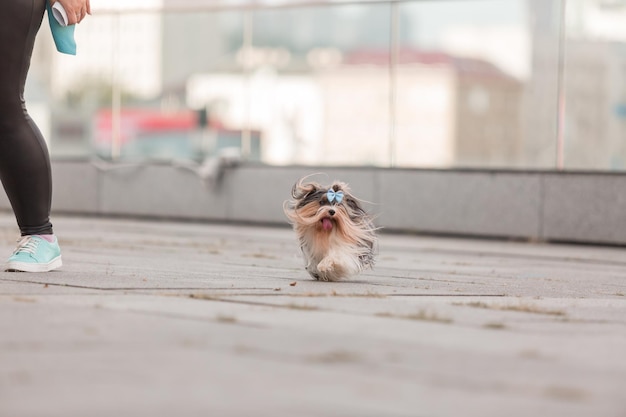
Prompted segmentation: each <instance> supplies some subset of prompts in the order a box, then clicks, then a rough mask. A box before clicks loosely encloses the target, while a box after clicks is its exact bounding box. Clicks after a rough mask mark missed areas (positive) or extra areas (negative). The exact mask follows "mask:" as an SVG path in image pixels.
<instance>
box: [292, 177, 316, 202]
mask: <svg viewBox="0 0 626 417" xmlns="http://www.w3.org/2000/svg"><path fill="white" fill-rule="evenodd" d="M319 189H320V186H319V185H318V184H316V183H314V182H309V183H304V182H303V181H302V180H300V181H298V182H296V183H295V184H294V185H293V188H292V189H291V196H292V197H293V198H294V200H302V199H305V198H306V197H307V196H309V195H311V194H312V193H314V192H316V191H318V190H319Z"/></svg>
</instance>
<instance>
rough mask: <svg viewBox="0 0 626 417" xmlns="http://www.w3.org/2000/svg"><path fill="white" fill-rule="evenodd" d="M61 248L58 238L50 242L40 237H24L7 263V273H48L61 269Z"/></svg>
mask: <svg viewBox="0 0 626 417" xmlns="http://www.w3.org/2000/svg"><path fill="white" fill-rule="evenodd" d="M61 265H63V262H61V248H60V247H59V241H58V240H57V238H56V236H55V237H54V242H48V241H47V240H46V239H44V238H42V237H39V236H24V237H22V238H21V239H20V240H19V243H18V244H17V249H15V252H13V255H11V257H10V258H9V260H8V261H7V266H6V270H7V271H21V272H48V271H52V270H53V269H57V268H60V267H61Z"/></svg>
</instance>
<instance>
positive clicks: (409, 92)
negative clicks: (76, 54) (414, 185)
mask: <svg viewBox="0 0 626 417" xmlns="http://www.w3.org/2000/svg"><path fill="white" fill-rule="evenodd" d="M336 54H337V56H339V61H334V62H332V60H331V63H330V64H329V65H325V66H321V67H316V66H313V67H311V68H309V69H308V71H306V72H299V73H293V72H292V73H290V72H289V71H288V69H285V70H283V71H282V72H280V73H279V72H277V71H275V70H271V69H268V68H265V69H263V68H260V69H259V70H257V71H255V72H254V73H253V74H252V75H251V76H250V77H247V76H246V75H245V74H233V73H230V74H225V73H216V74H210V73H208V74H204V75H198V76H196V77H194V78H193V79H192V83H191V84H190V85H189V88H188V97H189V100H190V103H189V104H190V105H191V106H196V107H202V106H209V107H211V106H214V105H215V104H216V103H221V104H220V109H221V110H220V111H219V114H220V117H221V120H222V122H223V123H224V124H225V125H226V126H229V127H230V128H234V129H238V128H243V127H244V126H245V125H246V123H247V124H249V125H250V126H251V127H252V128H254V129H256V130H258V131H260V132H261V141H262V145H263V150H264V152H263V160H264V161H265V162H270V163H289V162H296V163H298V162H301V163H305V162H308V163H317V164H349V165H387V164H389V161H390V158H392V157H393V158H394V159H395V162H396V163H397V165H399V166H428V167H449V166H452V165H456V166H459V165H461V166H477V165H479V164H481V163H482V164H484V163H485V161H487V163H488V164H489V165H492V166H508V165H510V164H514V163H516V162H517V161H518V160H519V159H520V157H521V151H522V144H521V134H520V122H521V121H520V117H519V114H520V106H521V97H522V86H521V84H520V83H519V82H518V81H517V80H515V79H513V78H511V77H510V76H507V75H506V74H504V73H503V72H502V71H500V70H499V69H497V68H496V67H494V66H493V65H491V64H489V63H487V62H484V61H481V60H473V59H468V58H455V57H452V56H450V55H447V54H443V53H425V52H419V51H414V50H405V51H402V52H401V53H400V56H399V61H398V68H397V85H396V89H395V90H396V93H395V94H396V96H395V100H396V110H397V114H396V118H395V120H393V122H394V123H395V126H394V127H395V138H396V140H395V142H394V143H393V144H394V146H393V147H390V142H389V137H390V133H391V130H390V127H391V125H390V123H391V122H392V115H391V114H390V110H389V109H390V101H391V100H393V99H394V98H392V96H391V94H392V91H391V87H392V86H391V84H390V78H389V60H390V57H389V53H388V52H387V51H386V50H383V51H379V50H365V51H361V52H354V53H348V54H346V55H344V56H343V58H341V54H340V53H339V52H338V51H337V53H336ZM391 153H393V155H391Z"/></svg>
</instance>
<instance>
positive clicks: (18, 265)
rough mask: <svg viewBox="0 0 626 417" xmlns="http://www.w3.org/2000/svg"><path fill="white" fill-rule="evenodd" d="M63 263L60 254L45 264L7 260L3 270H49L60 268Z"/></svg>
mask: <svg viewBox="0 0 626 417" xmlns="http://www.w3.org/2000/svg"><path fill="white" fill-rule="evenodd" d="M62 265H63V262H62V261H61V256H60V255H59V256H57V257H56V258H54V259H53V260H51V261H50V262H48V263H46V264H37V263H32V264H31V263H28V262H8V263H7V266H6V269H5V271H7V272H49V271H52V270H54V269H57V268H60V267H61V266H62Z"/></svg>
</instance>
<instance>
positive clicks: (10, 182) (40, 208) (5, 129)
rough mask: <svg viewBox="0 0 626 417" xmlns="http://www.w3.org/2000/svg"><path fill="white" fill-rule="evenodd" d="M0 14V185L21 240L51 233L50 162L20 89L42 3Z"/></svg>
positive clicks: (6, 1)
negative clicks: (0, 183)
mask: <svg viewBox="0 0 626 417" xmlns="http://www.w3.org/2000/svg"><path fill="white" fill-rule="evenodd" d="M2 3H3V4H2V13H0V180H1V181H2V185H3V186H4V189H5V191H6V193H7V196H8V197H9V201H10V202H11V206H12V207H13V212H14V213H15V217H16V219H17V224H18V226H19V228H20V232H21V233H22V236H25V235H35V234H51V233H52V224H51V223H50V206H51V200H52V178H51V172H50V157H49V155H48V149H47V147H46V143H45V142H44V139H43V137H42V135H41V132H40V131H39V129H38V128H37V126H36V125H35V123H34V122H33V120H32V119H31V118H30V116H28V113H27V111H26V107H25V104H24V84H25V82H26V74H27V73H28V68H29V67H30V58H31V55H32V52H33V45H34V43H35V36H36V35H37V32H38V31H39V26H41V21H42V19H43V14H44V10H45V5H46V2H45V0H2Z"/></svg>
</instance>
